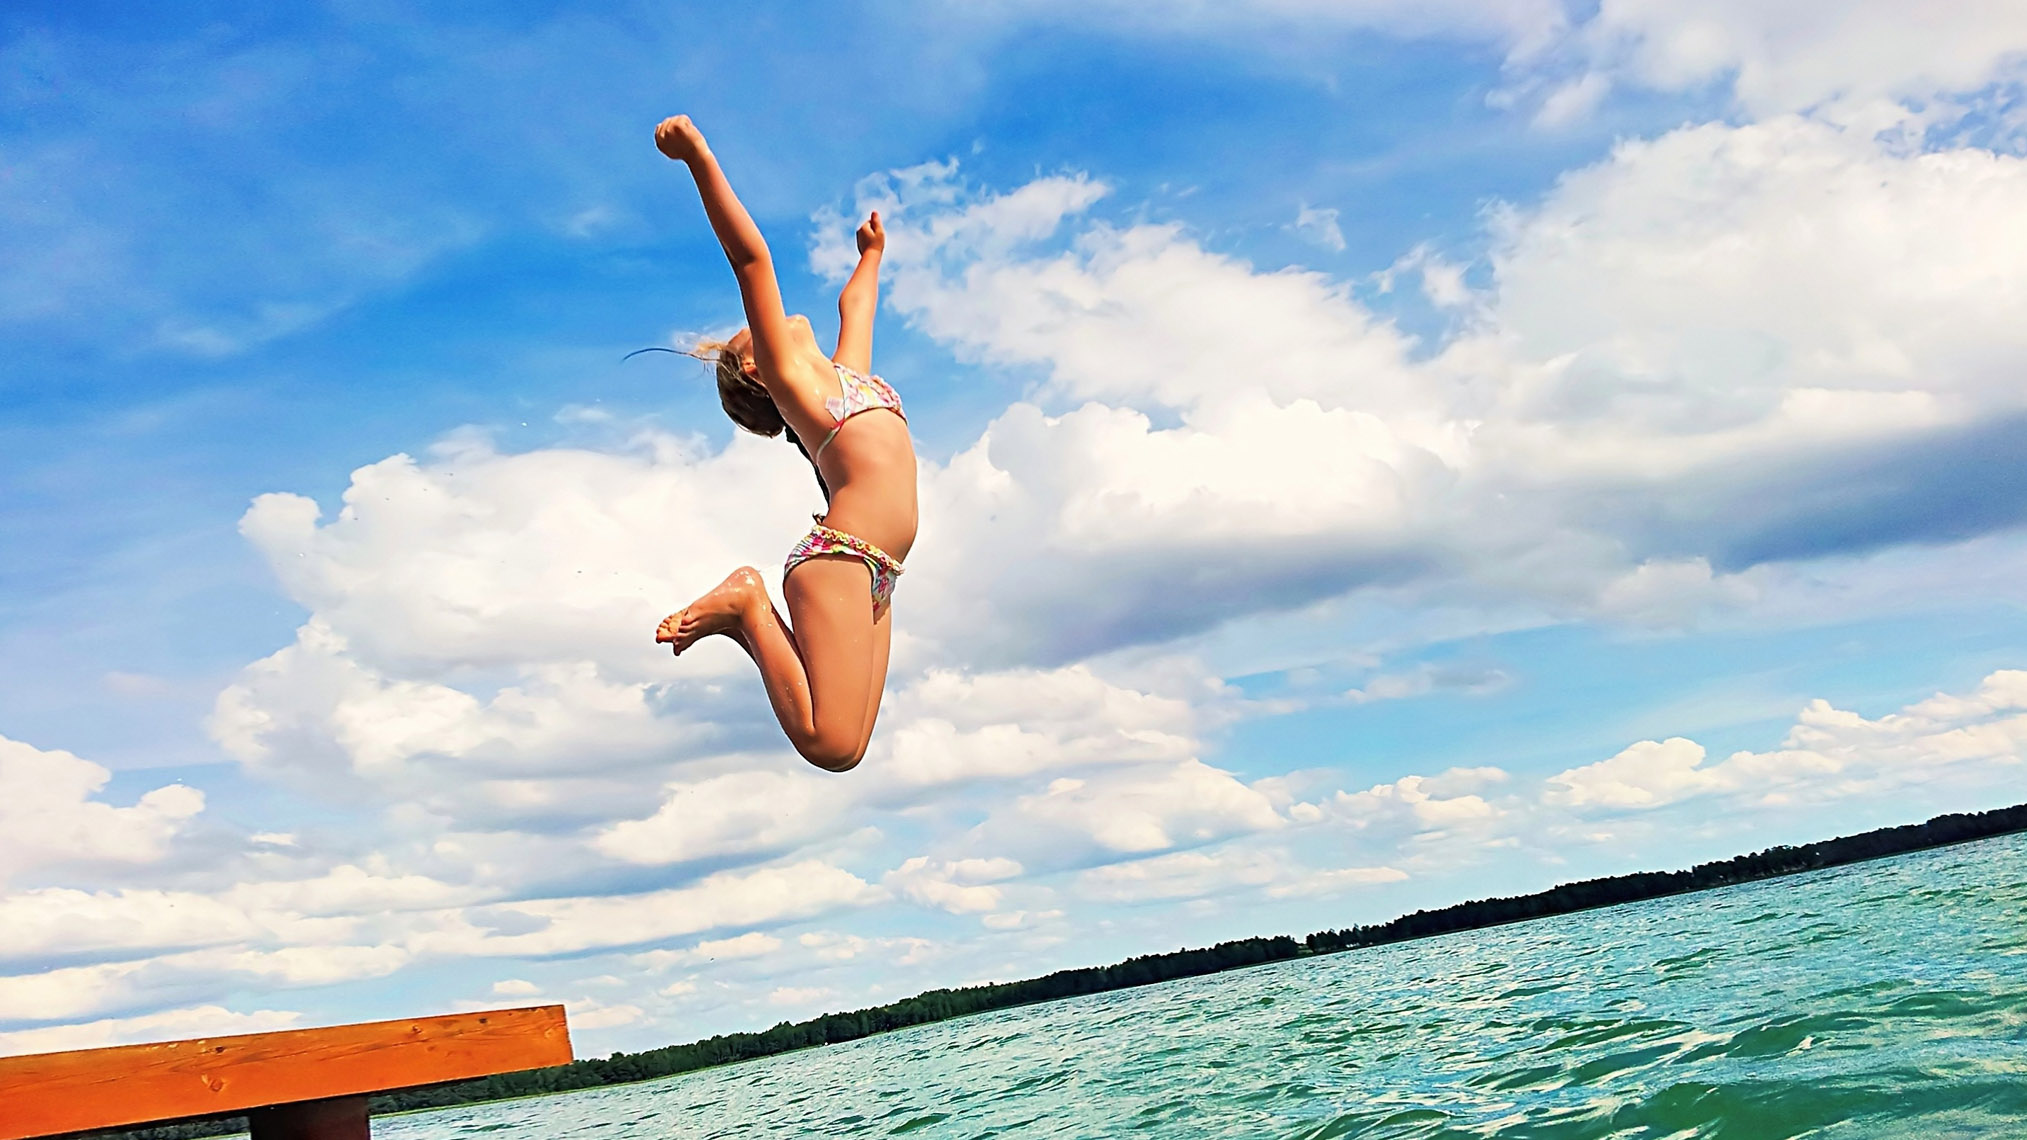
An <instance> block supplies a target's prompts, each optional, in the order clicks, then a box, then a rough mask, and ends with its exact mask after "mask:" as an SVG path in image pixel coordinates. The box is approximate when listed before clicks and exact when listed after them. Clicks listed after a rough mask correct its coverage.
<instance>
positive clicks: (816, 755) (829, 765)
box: [797, 746, 862, 772]
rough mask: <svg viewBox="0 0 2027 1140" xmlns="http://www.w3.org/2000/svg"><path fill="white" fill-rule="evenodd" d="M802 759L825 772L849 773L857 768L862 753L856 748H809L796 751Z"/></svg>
mask: <svg viewBox="0 0 2027 1140" xmlns="http://www.w3.org/2000/svg"><path fill="white" fill-rule="evenodd" d="M797 751H798V752H801V753H802V758H803V759H804V760H807V761H809V762H810V763H812V764H814V765H816V766H817V767H819V768H822V769H823V770H824V771H826V772H849V771H851V770H852V769H854V768H856V767H858V766H859V758H860V756H861V755H862V753H861V752H860V751H859V750H858V749H857V748H845V749H836V748H821V747H815V746H812V747H809V748H800V749H797Z"/></svg>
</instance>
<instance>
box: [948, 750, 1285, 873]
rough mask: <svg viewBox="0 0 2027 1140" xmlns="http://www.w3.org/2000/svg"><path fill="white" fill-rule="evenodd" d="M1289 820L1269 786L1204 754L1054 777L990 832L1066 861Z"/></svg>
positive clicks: (1152, 847)
mask: <svg viewBox="0 0 2027 1140" xmlns="http://www.w3.org/2000/svg"><path fill="white" fill-rule="evenodd" d="M1285 822H1286V821H1285V820H1283V819H1282V817H1281V815H1280V814H1279V813H1278V812H1276V811H1275V810H1274V807H1273V804H1272V802H1271V801H1270V800H1269V799H1268V798H1267V797H1266V796H1265V795H1263V794H1262V793H1261V792H1259V791H1258V790H1256V789H1253V788H1249V787H1247V786H1246V785H1245V784H1242V783H1240V782H1239V781H1238V780H1236V779H1234V778H1232V775H1231V774H1230V773H1228V772H1225V771H1221V770H1219V769H1217V768H1213V767H1211V766H1209V765H1207V764H1205V763H1203V762H1202V761H1199V760H1186V761H1184V762H1182V763H1180V764H1175V765H1167V766H1145V767H1139V768H1133V769H1128V770H1125V771H1117V772H1101V773H1094V774H1092V775H1091V776H1088V777H1085V778H1081V779H1079V778H1072V777H1063V778H1061V779H1057V780H1053V781H1051V782H1050V783H1049V785H1048V787H1047V788H1046V789H1045V790H1043V791H1041V792H1039V793H1036V794H1032V795H1025V796H1021V797H1019V798H1018V799H1017V800H1016V801H1015V802H1014V805H1013V807H1012V809H1011V810H1010V811H1008V812H1005V813H1004V814H998V813H996V814H995V816H994V818H993V819H992V820H990V821H988V823H987V824H986V825H985V831H986V834H988V835H993V836H996V837H997V838H998V839H999V841H1001V842H1003V843H1007V844H1008V845H1010V846H1011V845H1013V844H1018V845H1019V847H1020V848H1021V849H1023V850H1026V851H1030V852H1033V853H1034V854H1035V855H1036V856H1037V857H1047V858H1050V859H1051V860H1052V861H1060V860H1064V859H1068V858H1075V857H1078V856H1080V855H1081V856H1084V857H1095V856H1098V855H1100V854H1101V853H1110V854H1113V855H1115V856H1116V855H1118V854H1140V853H1144V852H1152V851H1161V850H1165V849H1167V848H1170V847H1176V846H1187V845H1197V844H1203V843H1209V842H1211V841H1213V840H1217V839H1224V838H1228V837H1230V836H1234V835H1241V834H1246V833H1249V832H1256V831H1271V830H1273V829H1275V828H1278V827H1280V826H1282V825H1283V824H1284V823H1285Z"/></svg>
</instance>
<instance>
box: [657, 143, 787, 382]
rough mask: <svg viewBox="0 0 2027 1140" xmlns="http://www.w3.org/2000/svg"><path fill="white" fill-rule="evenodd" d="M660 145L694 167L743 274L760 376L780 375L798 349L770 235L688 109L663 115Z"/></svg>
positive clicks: (708, 211)
mask: <svg viewBox="0 0 2027 1140" xmlns="http://www.w3.org/2000/svg"><path fill="white" fill-rule="evenodd" d="M655 146H656V147H657V148H659V149H660V150H661V152H662V153H663V154H665V155H667V156H668V157H670V158H672V159H674V160H676V161H677V162H680V163H682V164H683V165H685V166H687V167H689V168H690V176H691V177H692V178H694V179H696V181H697V194H698V196H700V197H701V198H703V200H704V214H705V216H706V217H708V218H710V219H711V232H712V233H715V234H717V235H718V244H719V245H721V246H723V247H725V257H726V258H727V259H728V260H730V261H731V262H732V273H733V275H734V276H736V277H737V278H738V279H739V299H740V300H741V301H743V302H744V303H745V306H746V327H747V328H749V329H751V330H752V331H753V359H754V363H756V364H758V365H759V366H760V378H761V381H762V382H763V383H765V382H766V381H768V380H770V379H773V378H775V377H778V376H780V375H781V371H780V368H779V365H780V364H781V362H782V361H785V360H792V359H794V354H793V353H792V352H791V351H790V350H789V346H790V344H791V343H792V342H791V341H790V339H789V332H788V315H787V313H786V311H785V310H783V308H782V306H781V285H780V284H779V283H778V282H777V281H775V279H774V258H773V256H772V255H771V254H769V253H768V252H767V239H766V238H764V237H761V236H760V227H759V226H756V225H754V224H753V217H752V215H750V214H748V213H747V212H746V207H745V206H743V205H740V203H739V196H738V195H737V194H734V193H733V192H732V184H731V183H730V182H728V181H726V179H725V171H724V170H723V169H721V168H720V167H719V166H718V159H717V156H716V155H713V154H712V153H711V148H710V146H709V145H708V144H706V143H705V142H704V135H703V132H701V131H699V130H698V129H697V127H696V124H694V123H692V122H690V117H689V116H688V115H676V116H674V117H672V118H667V119H663V120H662V122H661V125H659V126H657V127H656V128H655Z"/></svg>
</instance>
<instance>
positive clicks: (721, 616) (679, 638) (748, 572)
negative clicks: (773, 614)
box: [655, 566, 767, 655]
mask: <svg viewBox="0 0 2027 1140" xmlns="http://www.w3.org/2000/svg"><path fill="white" fill-rule="evenodd" d="M766 589H767V587H766V585H765V584H763V583H762V582H761V581H760V573H759V572H758V571H756V570H755V569H753V567H751V566H741V567H740V568H739V569H737V570H734V571H732V572H731V573H730V574H727V575H726V576H725V580H724V581H723V582H720V583H718V585H717V586H716V587H715V588H713V589H712V591H711V592H710V593H708V594H705V595H704V596H703V597H701V598H698V599H697V600H696V601H694V602H691V603H690V604H689V605H687V606H684V607H683V608H682V609H680V610H678V611H676V612H675V613H672V614H670V615H669V616H668V617H666V618H663V619H662V624H661V628H659V629H657V630H655V640H656V641H657V642H666V643H667V644H668V645H669V646H670V647H672V648H673V649H674V650H675V651H676V653H677V654H678V655H680V654H681V653H682V652H683V650H685V649H688V648H689V647H690V646H692V645H695V644H697V642H699V641H702V640H703V639H704V638H707V637H710V636H711V635H713V634H718V633H723V634H736V633H737V632H738V630H739V619H740V618H741V617H743V616H745V613H746V610H747V607H749V606H751V605H753V604H754V602H755V601H760V602H763V603H764V602H765V600H766V596H767V595H766Z"/></svg>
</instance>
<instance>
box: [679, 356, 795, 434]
mask: <svg viewBox="0 0 2027 1140" xmlns="http://www.w3.org/2000/svg"><path fill="white" fill-rule="evenodd" d="M683 355H685V356H692V357H695V358H697V359H698V360H701V361H704V362H705V363H707V364H709V365H711V366H712V370H713V371H714V372H716V373H717V376H718V403H719V404H721V405H723V407H724V408H725V414H726V415H727V416H730V417H731V419H732V422H733V423H735V424H738V425H739V426H740V427H742V428H745V429H746V430H747V431H750V432H752V433H753V434H754V435H764V436H768V437H770V438H771V437H773V436H777V435H780V434H781V432H782V430H783V429H784V428H786V427H787V426H788V422H787V421H786V420H783V419H782V418H781V409H779V408H777V407H775V406H774V397H772V396H770V395H768V394H767V389H766V388H764V387H762V386H761V384H760V381H759V380H757V379H755V378H754V377H752V376H749V375H747V373H746V369H745V366H744V363H743V362H742V361H741V360H740V359H739V354H738V353H736V352H733V351H732V346H731V345H730V344H727V343H726V342H724V341H721V340H706V341H699V342H697V345H696V347H694V348H691V349H689V350H687V351H686V352H685V353H684V354H683Z"/></svg>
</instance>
